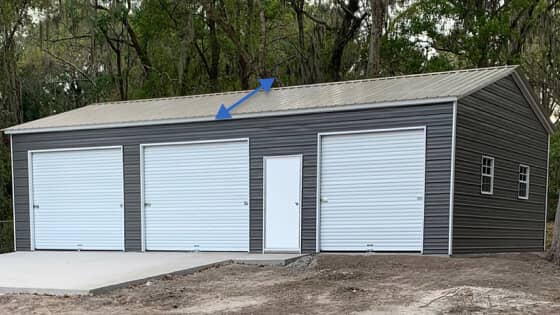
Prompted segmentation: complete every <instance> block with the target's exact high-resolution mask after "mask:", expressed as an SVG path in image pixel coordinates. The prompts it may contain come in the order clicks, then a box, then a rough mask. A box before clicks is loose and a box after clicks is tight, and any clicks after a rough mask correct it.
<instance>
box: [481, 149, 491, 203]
mask: <svg viewBox="0 0 560 315" xmlns="http://www.w3.org/2000/svg"><path fill="white" fill-rule="evenodd" d="M480 192H481V193H482V194H484V195H492V194H493V193H494V158H493V157H490V156H486V155H483V156H482V165H481V167H480Z"/></svg>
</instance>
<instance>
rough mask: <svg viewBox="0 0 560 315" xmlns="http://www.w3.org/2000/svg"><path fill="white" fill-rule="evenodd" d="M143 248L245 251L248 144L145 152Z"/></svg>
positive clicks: (159, 147)
mask: <svg viewBox="0 0 560 315" xmlns="http://www.w3.org/2000/svg"><path fill="white" fill-rule="evenodd" d="M144 198H145V200H146V202H147V203H148V204H149V205H148V206H146V207H145V210H144V212H145V215H144V216H145V243H146V249H147V250H196V249H198V250H201V251H248V250H249V206H248V201H249V147H248V142H247V141H231V142H213V143H193V144H177V145H156V146H146V147H145V148H144Z"/></svg>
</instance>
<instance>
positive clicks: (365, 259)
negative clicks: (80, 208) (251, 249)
mask: <svg viewBox="0 0 560 315" xmlns="http://www.w3.org/2000/svg"><path fill="white" fill-rule="evenodd" d="M0 313H2V314H83V313H91V314H104V315H105V314H129V313H134V314H162V313H164V314H190V313H193V314H199V313H228V314H261V313H265V314H286V313H299V314H349V313H354V314H473V313H475V314H476V313H478V314H560V268H559V267H557V266H554V265H552V264H551V263H549V262H547V261H546V260H544V259H543V258H542V257H540V256H538V255H535V254H511V255H494V256H487V257H462V258H447V257H430V256H405V255H400V256H381V255H345V256H343V255H329V254H324V255H319V256H315V257H311V256H309V257H304V258H302V259H300V260H298V261H296V262H295V263H293V264H292V265H289V266H286V267H264V266H245V265H228V266H223V267H219V268H212V269H208V270H204V271H201V272H198V273H195V274H191V275H183V276H167V277H164V278H163V279H161V280H155V281H150V282H147V283H144V284H141V285H135V286H131V287H128V288H123V289H118V290H115V291H111V292H109V293H105V294H101V295H96V296H73V297H56V296H39V295H26V294H17V295H0Z"/></svg>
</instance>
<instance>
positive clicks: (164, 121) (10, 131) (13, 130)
mask: <svg viewBox="0 0 560 315" xmlns="http://www.w3.org/2000/svg"><path fill="white" fill-rule="evenodd" d="M456 101H457V97H437V98H426V99H415V100H405V101H393V102H381V103H368V104H353V105H344V106H332V107H321V108H314V109H301V110H286V111H275V112H259V113H247V114H234V116H233V118H232V119H228V120H221V121H223V122H226V121H230V120H238V119H248V118H261V117H276V116H288V115H303V114H317V113H328V112H338V111H348V110H359V109H371V108H384V107H401V106H415V105H429V104H441V103H453V102H456ZM209 121H216V120H215V117H213V116H212V117H198V118H184V119H161V120H148V121H134V122H122V123H120V122H115V123H110V124H90V125H79V126H61V127H49V128H19V129H18V128H7V129H4V130H3V131H4V133H6V134H12V135H15V134H30V133H45V132H61V131H78V130H95V129H111V128H127V127H142V126H154V125H170V124H183V123H195V122H209Z"/></svg>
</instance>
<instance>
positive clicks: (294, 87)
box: [84, 65, 519, 107]
mask: <svg viewBox="0 0 560 315" xmlns="http://www.w3.org/2000/svg"><path fill="white" fill-rule="evenodd" d="M518 67H519V65H504V66H493V67H484V68H470V69H458V70H448V71H434V72H425V73H414V74H403V75H397V76H389V77H378V78H367V79H357V80H346V81H335V82H321V83H310V84H300V85H289V86H281V87H275V88H272V89H271V90H273V91H279V90H290V89H300V88H310V87H321V86H332V85H343V84H352V83H365V82H374V81H388V80H397V79H404V78H417V77H425V76H435V75H437V76H440V75H449V74H455V73H465V72H482V71H491V70H498V69H511V70H515V69H517V68H518ZM250 91H251V90H241V91H226V92H215V93H204V94H192V95H180V96H167V97H157V98H144V99H135V100H126V101H108V102H99V103H92V104H88V105H86V106H84V107H89V106H105V105H117V104H130V103H142V102H151V101H156V100H157V101H165V100H180V99H193V98H199V97H208V96H220V95H235V94H245V93H247V92H250ZM462 96H464V95H462Z"/></svg>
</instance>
